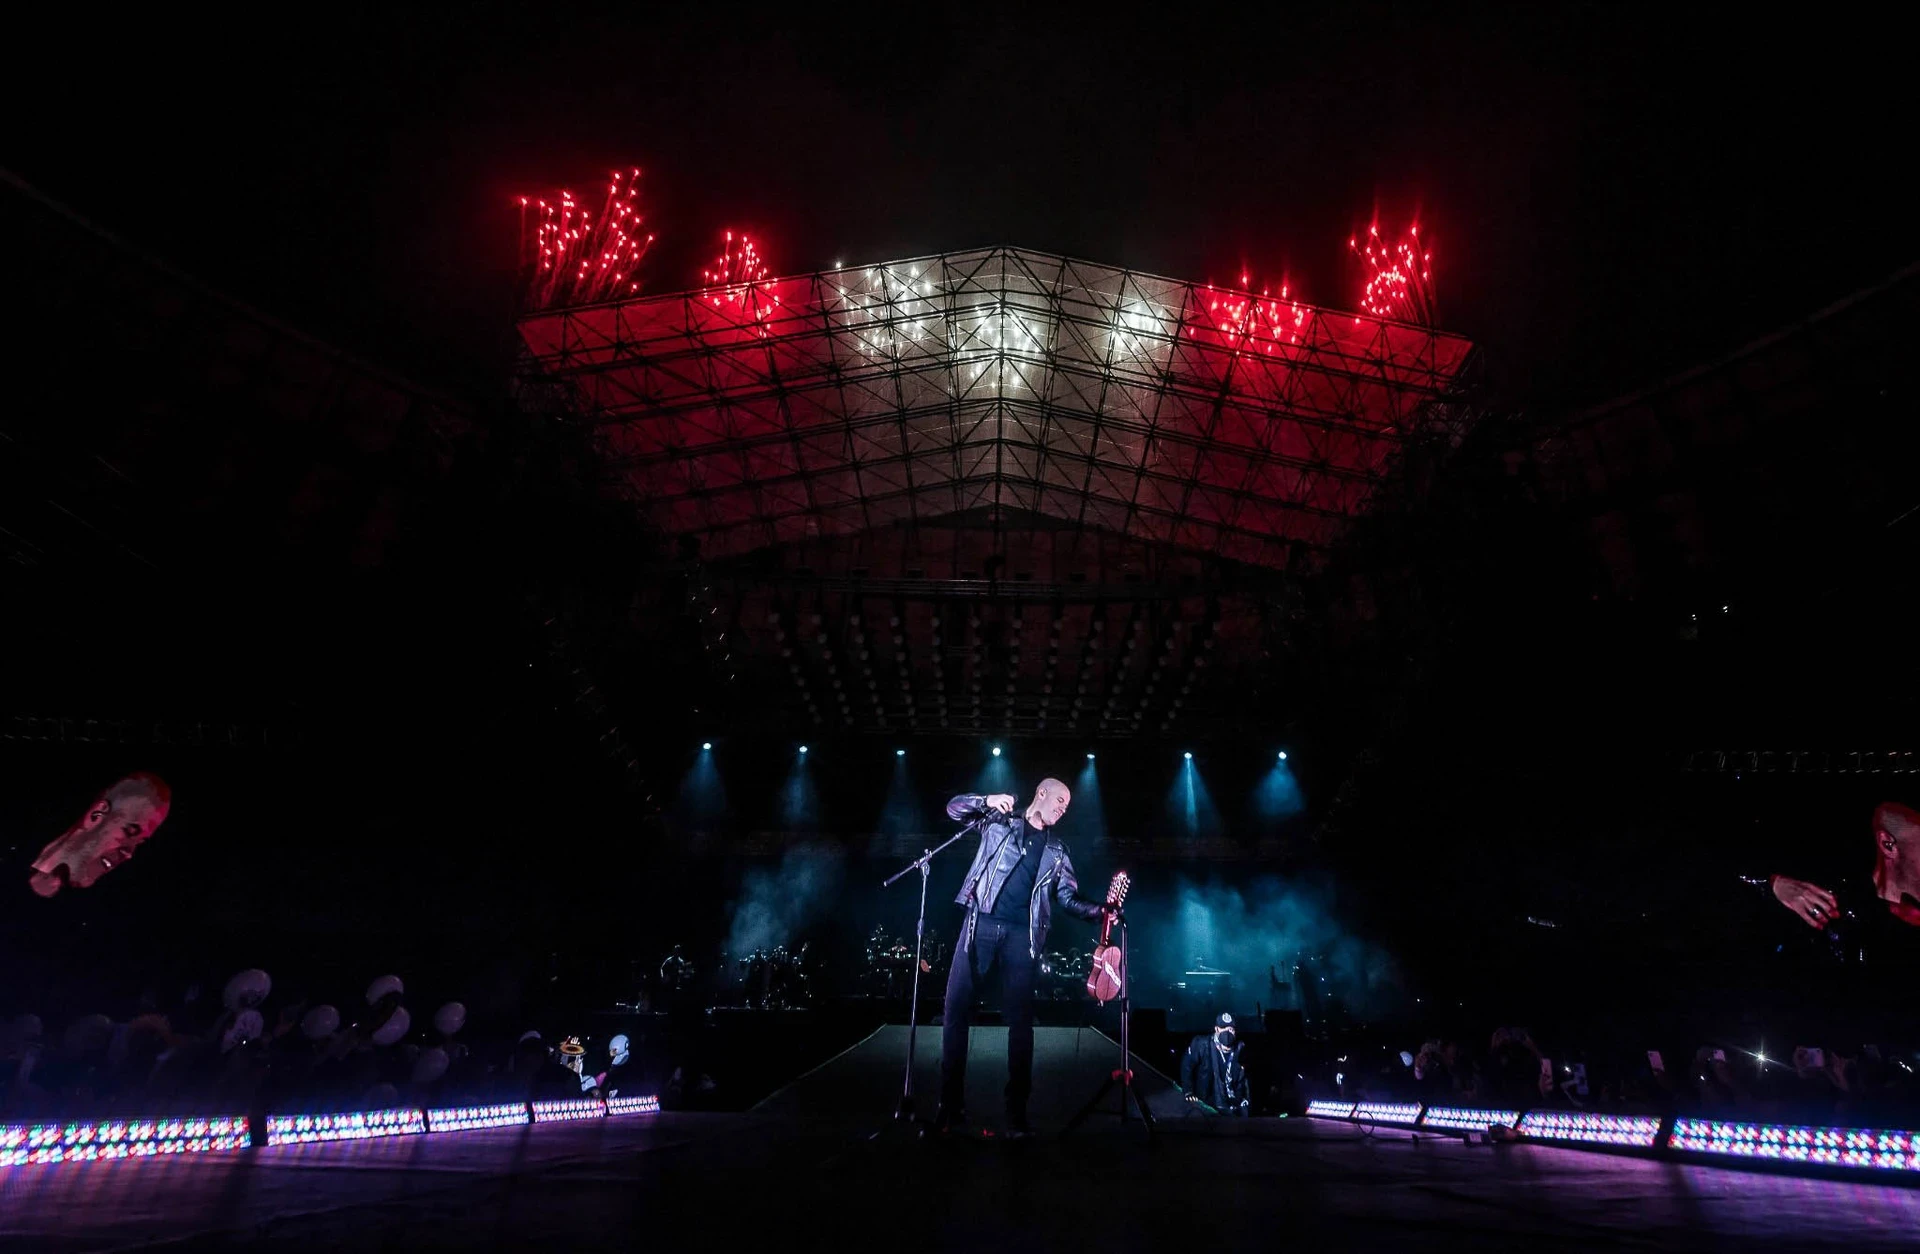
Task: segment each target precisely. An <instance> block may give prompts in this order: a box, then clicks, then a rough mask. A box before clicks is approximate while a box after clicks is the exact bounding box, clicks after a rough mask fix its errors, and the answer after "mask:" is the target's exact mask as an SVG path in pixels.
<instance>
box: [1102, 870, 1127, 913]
mask: <svg viewBox="0 0 1920 1254" xmlns="http://www.w3.org/2000/svg"><path fill="white" fill-rule="evenodd" d="M1132 887H1133V880H1132V879H1130V878H1129V877H1128V876H1127V873H1126V872H1125V871H1115V872H1114V874H1113V883H1111V884H1109V885H1108V886H1107V904H1108V905H1110V906H1115V907H1118V906H1124V905H1126V904H1127V890H1128V889H1129V888H1132Z"/></svg>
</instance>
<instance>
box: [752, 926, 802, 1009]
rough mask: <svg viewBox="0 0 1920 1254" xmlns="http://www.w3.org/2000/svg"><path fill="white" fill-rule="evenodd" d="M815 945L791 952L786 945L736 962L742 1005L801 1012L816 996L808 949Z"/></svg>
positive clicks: (756, 953) (763, 950)
mask: <svg viewBox="0 0 1920 1254" xmlns="http://www.w3.org/2000/svg"><path fill="white" fill-rule="evenodd" d="M811 945H812V942H807V943H805V944H802V945H801V946H800V948H798V949H796V950H792V951H789V950H788V949H787V947H786V946H785V945H775V946H774V947H773V948H772V949H756V950H754V951H753V952H752V953H750V954H747V955H746V956H745V957H743V958H739V959H737V960H736V962H735V966H736V967H737V968H738V970H739V979H740V985H741V1004H742V1005H745V1006H747V1007H749V1008H750V1009H754V1010H797V1009H799V1008H800V1007H802V1006H805V1005H806V1004H807V1002H808V1001H809V1000H810V999H811V998H812V996H813V989H812V981H811V978H810V977H811V972H810V970H809V968H808V964H807V950H808V949H809V948H811Z"/></svg>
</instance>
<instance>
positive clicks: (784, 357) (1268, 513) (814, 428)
mask: <svg viewBox="0 0 1920 1254" xmlns="http://www.w3.org/2000/svg"><path fill="white" fill-rule="evenodd" d="M520 332H521V335H522V336H523V337H524V339H525V341H526V344H527V347H528V348H529V349H530V350H531V353H532V355H533V364H534V367H535V370H536V372H537V373H538V375H540V376H543V377H544V378H546V379H548V380H550V381H555V382H559V383H561V384H563V385H564V386H565V388H566V391H567V393H568V403H569V407H570V408H571V409H573V410H574V412H575V413H576V414H577V415H578V416H579V417H581V418H583V419H585V420H587V421H591V422H592V423H594V424H595V425H596V426H597V427H598V430H599V436H600V441H601V447H602V450H603V452H604V453H605V455H606V458H607V462H608V465H609V466H610V467H612V468H613V470H614V472H615V474H616V476H617V486H618V487H619V488H620V489H621V490H622V491H623V492H624V493H625V494H626V495H628V496H629V497H630V499H631V500H632V501H633V502H634V503H635V504H636V505H637V506H639V507H640V508H641V509H643V510H644V511H645V512H646V514H647V516H648V517H649V518H650V519H651V520H652V522H653V523H654V524H655V525H656V526H658V527H659V528H660V529H661V530H662V531H664V532H666V533H668V534H671V535H680V536H693V537H698V539H699V541H700V551H701V554H702V556H704V557H707V558H715V557H723V556H726V555H730V554H737V553H743V552H747V551H749V550H754V549H759V548H762V547H765V546H768V545H775V544H783V543H787V542H791V541H801V540H809V539H815V538H825V537H831V536H836V535H850V534H854V533H861V532H873V531H876V530H878V529H883V528H892V527H896V526H900V525H908V526H911V525H912V524H915V523H923V522H926V521H927V520H930V519H934V518H939V517H947V516H956V515H964V514H970V513H987V514H993V515H996V516H997V515H1001V514H1022V515H1026V516H1039V517H1040V518H1043V519H1047V520H1052V521H1054V522H1055V523H1057V524H1065V525H1067V526H1069V527H1072V528H1075V529H1080V528H1085V529H1089V530H1097V531H1102V532H1107V533H1112V534H1116V535H1120V536H1125V537H1129V538H1131V539H1135V540H1141V541H1146V542H1148V543H1155V544H1162V545H1171V546H1175V547H1178V548H1182V549H1188V550H1195V551H1201V552H1206V553H1210V554H1212V555H1214V556H1217V557H1223V558H1228V559H1232V560H1236V561H1242V562H1249V563H1255V564H1258V565H1262V566H1266V567H1271V568H1276V569H1282V570H1288V569H1300V568H1302V566H1303V565H1310V564H1311V559H1312V557H1313V555H1315V554H1317V553H1318V552H1320V551H1322V550H1324V549H1325V548H1326V547H1327V546H1328V545H1330V544H1331V543H1332V542H1333V541H1334V540H1335V539H1336V538H1337V537H1338V536H1339V534H1340V531H1341V529H1342V528H1343V526H1344V525H1345V523H1346V522H1347V521H1348V520H1350V519H1351V518H1353V517H1354V516H1355V515H1357V514H1359V513H1361V512H1362V511H1364V510H1365V509H1366V507H1367V504H1368V502H1369V500H1370V498H1371V497H1372V496H1373V494H1374V493H1375V491H1376V490H1377V489H1378V487H1379V485H1380V483H1381V481H1382V479H1383V478H1384V477H1385V475H1386V474H1387V473H1388V472H1389V470H1390V467H1391V466H1392V462H1393V454H1394V452H1395V450H1396V449H1397V448H1398V447H1400V446H1401V445H1402V444H1403V443H1405V442H1407V441H1409V440H1412V439H1416V438H1420V437H1422V436H1425V435H1429V434H1432V433H1434V432H1435V431H1440V432H1442V433H1443V434H1444V436H1445V438H1450V439H1457V438H1458V436H1459V434H1460V433H1461V428H1462V427H1463V426H1464V423H1465V422H1466V420H1467V417H1468V413H1469V411H1468V410H1467V409H1466V408H1465V407H1464V406H1461V405H1459V404H1457V403H1456V398H1457V394H1458V388H1459V381H1460V378H1461V374H1462V372H1463V370H1464V369H1465V368H1466V365H1467V363H1468V360H1469V358H1470V357H1471V355H1472V345H1471V344H1470V343H1469V342H1468V341H1467V340H1465V339H1463V338H1461V337H1459V336H1455V335H1447V334H1444V333H1441V332H1438V331H1434V330H1431V329H1429V328H1426V327H1420V326H1412V325H1408V324H1404V323H1394V322H1385V321H1381V320H1378V319H1374V318H1367V317H1356V316H1355V315H1352V314H1346V313H1336V312H1331V311H1328V310H1323V309H1318V308H1314V307H1312V306H1308V305H1302V304H1299V303H1297V302H1293V301H1280V300H1270V299H1267V298H1265V297H1256V296H1252V295H1250V294H1248V293H1244V292H1232V291H1224V290H1219V289H1215V288H1211V287H1207V286H1202V285H1196V284H1193V283H1186V282H1181V281H1178V280H1174V279H1165V278H1157V277H1155V276H1152V275H1146V274H1139V273H1136V272H1132V271H1128V270H1121V269H1116V268H1114V267H1112V266H1101V265H1094V264H1090V263H1087V262H1082V261H1075V260H1072V259H1069V258H1066V257H1059V256H1052V255H1048V254H1044V253H1034V252H1027V251H1024V250H1017V249H986V250H980V251H974V252H964V253H949V254H944V255H941V256H934V257H923V258H918V259H915V260H909V261H899V262H889V263H886V264H884V265H876V266H869V267H857V268H848V269H841V270H832V271H826V272H823V273H819V274H811V275H802V276H798V277H794V278H784V279H773V280H768V281H766V282H762V283H753V284H746V285H741V286H737V287H723V288H709V289H705V290H700V291H690V292H682V293H676V294H673V295H667V296H656V297H646V298H642V299H635V300H630V301H624V302H618V303H612V304H603V305H592V306H584V307H578V308H568V309H553V310H546V311H541V312H537V313H533V314H530V315H528V316H526V317H524V318H522V319H521V321H520Z"/></svg>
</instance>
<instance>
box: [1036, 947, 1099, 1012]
mask: <svg viewBox="0 0 1920 1254" xmlns="http://www.w3.org/2000/svg"><path fill="white" fill-rule="evenodd" d="M1092 972H1093V955H1092V954H1090V953H1085V952H1074V953H1065V954H1063V953H1060V952H1059V951H1058V950H1049V951H1048V952H1046V953H1044V954H1041V955H1040V975H1039V978H1038V979H1036V980H1035V981H1034V989H1033V992H1034V996H1036V997H1039V998H1042V999H1043V1000H1046V1001H1074V1000H1076V999H1078V998H1080V997H1083V996H1085V995H1086V991H1087V976H1089V975H1090V974H1092Z"/></svg>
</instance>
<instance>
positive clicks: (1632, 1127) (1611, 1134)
mask: <svg viewBox="0 0 1920 1254" xmlns="http://www.w3.org/2000/svg"><path fill="white" fill-rule="evenodd" d="M1520 1131H1521V1133H1522V1134H1523V1135H1525V1136H1530V1137H1535V1138H1537V1139H1539V1140H1542V1141H1580V1142H1585V1143H1587V1144H1589V1145H1620V1146H1627V1147H1630V1148H1633V1149H1652V1148H1653V1145H1654V1142H1655V1141H1656V1140H1658V1139H1659V1137H1660V1119H1659V1117H1658V1116H1657V1115H1590V1114H1584V1113H1577V1112H1573V1111H1561V1110H1535V1111H1529V1112H1528V1113H1527V1115H1526V1117H1525V1118H1523V1119H1521V1120H1520Z"/></svg>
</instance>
